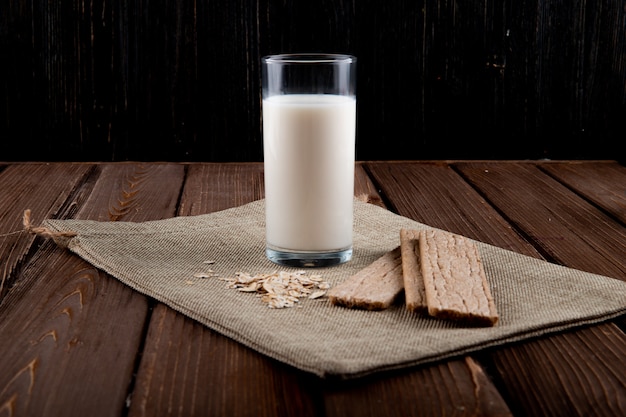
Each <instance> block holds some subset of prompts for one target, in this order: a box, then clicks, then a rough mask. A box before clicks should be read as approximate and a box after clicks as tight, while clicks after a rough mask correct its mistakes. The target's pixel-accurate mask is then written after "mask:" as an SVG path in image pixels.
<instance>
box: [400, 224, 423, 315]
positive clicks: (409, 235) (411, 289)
mask: <svg viewBox="0 0 626 417" xmlns="http://www.w3.org/2000/svg"><path fill="white" fill-rule="evenodd" d="M418 242H419V231H418V230H407V229H401V230H400V248H401V252H402V275H403V277H404V299H405V302H406V308H407V310H409V311H417V312H426V310H427V305H426V294H425V292H424V278H422V272H421V270H420V265H419V264H420V262H419V259H420V257H419V244H418Z"/></svg>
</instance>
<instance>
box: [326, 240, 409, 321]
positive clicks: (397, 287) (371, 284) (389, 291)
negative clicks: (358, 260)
mask: <svg viewBox="0 0 626 417" xmlns="http://www.w3.org/2000/svg"><path fill="white" fill-rule="evenodd" d="M403 288H404V282H403V279H402V259H401V252H400V247H397V248H395V249H394V250H392V251H390V252H387V253H385V254H384V255H383V256H381V257H380V258H378V259H377V260H375V261H374V262H373V263H371V264H370V265H369V266H367V267H365V268H363V269H362V270H360V271H359V272H357V273H356V274H354V275H353V276H351V277H350V278H348V279H346V280H345V281H344V282H342V283H341V284H338V285H337V286H335V287H333V288H331V289H330V290H329V291H328V293H327V295H328V298H329V299H330V302H331V303H332V304H334V305H341V306H344V307H348V308H361V309H365V310H383V309H385V308H388V307H389V306H390V305H391V304H392V303H393V301H394V300H395V299H396V297H397V296H398V294H400V292H402V289H403Z"/></svg>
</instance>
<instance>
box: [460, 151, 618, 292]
mask: <svg viewBox="0 0 626 417" xmlns="http://www.w3.org/2000/svg"><path fill="white" fill-rule="evenodd" d="M455 166H456V167H457V168H458V169H459V170H460V171H461V172H462V173H463V175H464V176H465V177H466V178H467V179H468V181H469V182H470V183H472V184H474V185H475V186H477V187H479V188H480V191H481V192H482V193H483V195H485V196H486V199H487V200H489V201H490V202H491V203H492V204H494V205H496V206H497V207H498V208H499V210H500V212H501V213H503V215H504V216H505V217H506V218H507V220H508V221H509V222H511V223H512V224H514V225H516V227H517V228H518V229H519V230H521V231H523V233H524V234H525V235H526V236H527V238H528V239H529V240H531V241H532V242H533V243H534V244H535V245H536V246H537V247H540V248H541V251H542V252H543V253H544V254H546V256H547V257H549V258H550V259H552V260H554V261H557V262H558V263H561V264H564V265H567V266H570V267H572V268H578V269H584V270H586V271H587V272H594V273H598V274H603V275H608V276H610V277H615V278H619V279H622V280H624V279H626V259H625V258H624V253H626V233H625V232H624V231H623V229H621V228H620V227H618V226H617V225H616V226H615V227H611V228H609V230H610V231H609V232H607V231H605V230H603V231H599V230H598V228H597V225H598V224H604V223H608V224H610V223H615V222H616V220H615V219H613V218H611V217H610V216H608V215H607V214H605V213H604V212H602V211H599V210H597V209H596V208H595V207H593V205H592V204H590V203H589V202H588V201H586V200H583V199H581V198H580V197H578V196H577V195H576V194H575V193H573V192H572V191H571V190H569V189H568V188H566V187H564V186H563V185H562V184H560V183H558V182H557V181H555V180H554V179H553V178H552V177H550V176H547V175H538V173H537V172H536V171H537V170H538V168H537V167H536V166H534V165H532V164H527V163H519V164H511V165H507V166H506V168H504V167H501V166H500V167H496V166H495V165H493V164H490V163H481V164H472V163H466V164H464V163H460V164H456V165H455ZM620 172H621V170H620ZM598 191H599V190H598ZM576 230H585V231H586V232H585V235H584V237H581V236H580V234H579V233H577V232H576Z"/></svg>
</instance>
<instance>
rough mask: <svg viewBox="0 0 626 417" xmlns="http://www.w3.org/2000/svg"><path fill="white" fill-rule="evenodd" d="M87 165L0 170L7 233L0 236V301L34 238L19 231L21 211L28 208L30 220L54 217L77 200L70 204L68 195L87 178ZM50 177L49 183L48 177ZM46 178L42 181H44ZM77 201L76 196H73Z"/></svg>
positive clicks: (0, 223)
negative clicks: (30, 213) (31, 216)
mask: <svg viewBox="0 0 626 417" xmlns="http://www.w3.org/2000/svg"><path fill="white" fill-rule="evenodd" d="M90 169H91V167H90V166H89V165H81V164H78V165H69V166H68V165H64V166H59V165H49V164H33V165H11V166H8V167H6V168H5V169H3V170H0V190H2V197H0V198H1V200H2V202H3V204H2V205H1V206H0V228H1V230H7V231H10V232H7V233H4V234H1V235H0V259H2V260H3V262H2V269H0V302H1V301H2V299H3V297H4V295H5V294H6V293H7V291H9V289H10V287H11V285H13V280H14V279H15V278H16V276H17V274H16V272H17V271H16V269H19V267H20V266H21V264H22V262H23V261H24V259H25V257H26V254H27V252H28V251H29V249H30V247H31V245H32V244H33V241H34V240H35V236H28V235H27V233H26V232H22V230H23V226H22V217H23V214H24V211H25V210H27V209H30V210H31V212H32V215H33V219H32V221H33V222H34V223H35V224H36V223H38V222H40V221H41V220H42V219H45V218H50V217H56V216H58V215H59V213H60V212H61V211H62V210H63V209H64V208H66V209H67V208H68V207H67V206H68V205H69V206H71V205H73V204H77V201H76V200H74V201H70V199H71V196H72V193H73V192H74V191H75V189H76V188H77V187H78V185H79V184H80V183H81V181H83V179H84V178H85V177H86V176H87V175H89V172H90ZM51 175H54V177H53V180H49V177H50V176H51ZM44 179H46V181H44ZM74 197H75V198H77V197H76V196H74Z"/></svg>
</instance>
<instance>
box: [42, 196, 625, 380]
mask: <svg viewBox="0 0 626 417" xmlns="http://www.w3.org/2000/svg"><path fill="white" fill-rule="evenodd" d="M427 227H428V226H426V225H423V224H420V223H417V222H415V221H412V220H410V219H407V218H404V217H401V216H398V215H395V214H393V213H391V212H389V211H387V210H384V209H382V208H380V207H377V206H374V205H371V204H367V203H362V202H359V201H356V202H355V229H354V233H355V235H354V255H353V259H352V261H350V262H349V263H347V264H344V265H341V266H338V267H332V268H322V269H315V270H312V271H314V273H315V274H320V275H322V277H323V278H324V279H325V280H326V281H328V282H329V283H330V284H331V285H336V284H337V283H339V282H341V281H343V280H344V279H346V278H348V277H349V276H351V275H352V274H354V273H355V272H356V271H358V270H360V269H362V268H364V267H365V266H367V265H369V264H370V263H371V262H373V261H374V260H375V259H377V258H378V257H380V256H381V255H382V254H384V253H385V252H386V251H389V250H391V249H393V248H395V247H396V246H398V245H399V242H400V237H399V232H400V229H401V228H412V229H422V228H427ZM41 230H50V231H53V232H54V233H66V234H67V235H68V236H65V237H62V236H59V235H57V236H55V237H54V239H55V241H56V242H57V243H58V244H60V245H62V246H65V247H67V248H69V250H71V251H72V252H74V253H76V254H78V255H79V256H81V257H82V258H84V259H85V260H87V261H88V262H90V263H91V264H93V265H94V266H95V267H97V268H100V269H102V270H104V271H106V272H108V273H109V274H111V275H113V276H114V277H116V278H117V279H119V280H120V281H122V282H123V283H125V284H127V285H129V286H130V287H132V288H134V289H135V290H137V291H139V292H141V293H144V294H146V295H148V296H150V297H154V298H155V299H157V300H159V301H161V302H163V303H165V304H167V305H168V306H170V307H171V308H173V309H175V310H177V311H179V312H181V313H183V314H185V315H187V316H189V317H191V318H193V319H195V320H197V321H199V322H200V323H203V324H204V325H206V326H207V327H209V328H211V329H213V330H215V331H217V332H220V333H222V334H224V335H226V336H228V337H231V338H232V339H234V340H236V341H238V342H240V343H242V344H244V345H246V346H248V347H250V348H252V349H255V350H256V351H258V352H261V353H263V354H265V355H268V356H270V357H272V358H275V359H277V360H279V361H282V362H285V363H287V364H290V365H293V366H294V367H297V368H299V369H302V370H305V371H308V372H312V373H315V374H317V375H320V376H330V375H333V376H339V377H343V378H352V377H357V376H362V375H366V374H369V373H373V372H376V371H381V370H389V369H396V368H402V367H407V366H414V365H418V364H423V363H426V362H430V361H435V360H439V359H443V358H448V357H452V356H455V355H460V354H466V353H468V352H473V351H476V350H479V349H482V348H485V347H490V346H496V345H500V344H504V343H508V342H512V341H517V340H522V339H525V338H528V337H532V336H538V335H542V334H546V333H550V332H556V331H560V330H564V329H567V328H571V327H574V326H579V325H583V324H589V323H595V322H599V321H602V320H606V319H609V318H612V317H615V316H618V315H620V314H624V313H625V312H626V296H625V295H626V282H622V281H619V280H617V279H612V278H608V277H604V276H600V275H594V274H590V273H586V272H582V271H578V270H574V269H569V268H565V267H561V266H557V265H554V264H550V263H548V262H545V261H541V260H537V259H534V258H531V257H527V256H523V255H520V254H517V253H514V252H511V251H508V250H504V249H501V248H497V247H494V246H490V245H487V244H484V243H480V242H477V245H478V248H479V251H480V254H481V257H482V259H483V263H484V266H485V271H486V273H487V276H488V280H489V284H490V286H491V290H492V293H493V296H494V298H495V302H496V306H497V308H498V312H499V315H500V321H499V322H498V324H497V325H496V326H495V327H491V328H472V327H464V326H461V325H458V324H455V323H452V322H449V321H444V320H437V319H432V318H428V317H425V316H423V315H419V314H415V313H409V312H407V311H406V310H405V308H404V305H403V303H401V302H399V303H397V304H396V305H394V306H392V307H391V308H389V309H387V310H384V311H377V312H373V311H360V310H351V309H346V308H342V307H336V306H332V305H331V304H330V303H329V301H328V299H327V298H326V297H322V298H319V299H303V300H302V301H301V302H300V303H298V304H297V307H292V308H284V309H270V308H268V307H267V305H266V304H264V303H262V302H261V301H260V299H259V298H258V297H257V296H255V295H254V294H248V293H242V292H239V291H236V290H233V289H230V288H227V287H226V285H225V282H224V281H221V280H219V279H217V278H205V279H199V278H197V277H194V275H195V274H197V273H198V272H202V271H206V270H207V269H208V268H210V269H212V270H213V271H214V273H215V274H217V275H219V276H221V277H229V276H230V277H232V276H234V275H235V273H236V272H240V271H241V272H249V273H252V274H256V273H263V272H268V273H269V272H272V271H275V270H276V269H280V270H286V271H287V270H289V268H283V267H278V266H277V265H275V264H273V263H271V262H269V261H268V260H267V259H266V258H265V254H264V248H265V222H264V201H263V200H260V201H256V202H253V203H250V204H246V205H244V206H241V207H236V208H233V209H228V210H225V211H221V212H217V213H213V214H207V215H200V216H190V217H176V218H172V219H167V220H159V221H151V222H144V223H129V222H126V223H125V222H95V221H81V220H47V221H45V222H44V223H43V224H42V229H40V231H41ZM206 261H214V263H212V264H207V263H205V262H206ZM309 272H311V271H309ZM311 273H312V272H311Z"/></svg>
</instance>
